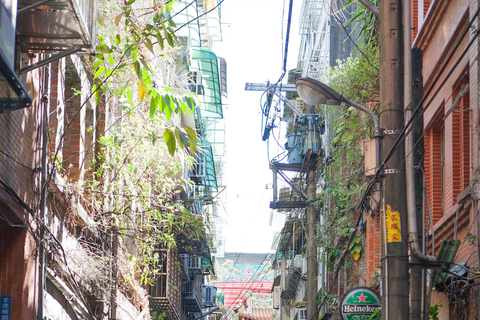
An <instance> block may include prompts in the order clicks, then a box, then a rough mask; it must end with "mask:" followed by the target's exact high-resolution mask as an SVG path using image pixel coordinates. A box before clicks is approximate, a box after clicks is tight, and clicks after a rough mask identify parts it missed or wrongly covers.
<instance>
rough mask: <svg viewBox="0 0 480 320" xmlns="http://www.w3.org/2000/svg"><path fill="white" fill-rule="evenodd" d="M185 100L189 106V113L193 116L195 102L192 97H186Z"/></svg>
mask: <svg viewBox="0 0 480 320" xmlns="http://www.w3.org/2000/svg"><path fill="white" fill-rule="evenodd" d="M183 99H184V100H185V102H186V103H187V105H188V111H189V112H190V114H193V111H194V110H195V101H194V100H193V98H192V97H190V96H185V97H184V98H183Z"/></svg>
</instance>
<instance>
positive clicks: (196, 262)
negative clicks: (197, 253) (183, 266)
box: [188, 257, 202, 270]
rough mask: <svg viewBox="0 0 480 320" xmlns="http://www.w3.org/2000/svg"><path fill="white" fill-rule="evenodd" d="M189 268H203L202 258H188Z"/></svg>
mask: <svg viewBox="0 0 480 320" xmlns="http://www.w3.org/2000/svg"><path fill="white" fill-rule="evenodd" d="M188 270H202V258H200V257H190V258H189V260H188Z"/></svg>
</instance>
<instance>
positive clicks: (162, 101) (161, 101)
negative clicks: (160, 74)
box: [157, 95, 167, 112]
mask: <svg viewBox="0 0 480 320" xmlns="http://www.w3.org/2000/svg"><path fill="white" fill-rule="evenodd" d="M157 99H160V103H159V104H160V112H164V111H165V108H166V107H167V102H166V101H165V97H164V96H163V95H158V98H157Z"/></svg>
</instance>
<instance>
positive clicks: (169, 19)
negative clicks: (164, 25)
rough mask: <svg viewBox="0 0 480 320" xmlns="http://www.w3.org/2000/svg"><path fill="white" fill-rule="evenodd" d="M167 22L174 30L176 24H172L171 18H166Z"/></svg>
mask: <svg viewBox="0 0 480 320" xmlns="http://www.w3.org/2000/svg"><path fill="white" fill-rule="evenodd" d="M168 22H169V23H170V25H171V26H172V27H174V28H175V27H176V26H177V24H176V23H175V22H173V20H172V18H168Z"/></svg>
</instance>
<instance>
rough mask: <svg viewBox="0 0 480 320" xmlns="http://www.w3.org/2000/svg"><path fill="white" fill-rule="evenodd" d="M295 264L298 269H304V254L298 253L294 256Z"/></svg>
mask: <svg viewBox="0 0 480 320" xmlns="http://www.w3.org/2000/svg"><path fill="white" fill-rule="evenodd" d="M293 266H294V267H295V268H296V269H302V255H301V254H297V255H296V256H295V258H293Z"/></svg>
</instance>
